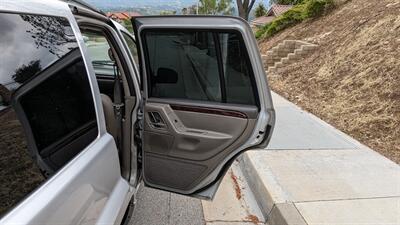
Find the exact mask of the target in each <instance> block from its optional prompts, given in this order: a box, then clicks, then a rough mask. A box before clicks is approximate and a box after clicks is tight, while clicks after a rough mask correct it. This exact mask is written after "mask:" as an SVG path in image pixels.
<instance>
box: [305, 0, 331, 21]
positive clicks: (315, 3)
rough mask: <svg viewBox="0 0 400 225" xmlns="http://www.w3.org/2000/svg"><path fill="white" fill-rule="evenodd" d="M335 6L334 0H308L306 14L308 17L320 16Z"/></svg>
mask: <svg viewBox="0 0 400 225" xmlns="http://www.w3.org/2000/svg"><path fill="white" fill-rule="evenodd" d="M332 6H333V0H308V1H306V2H305V8H304V9H305V10H304V14H305V16H306V17H307V18H315V17H319V16H321V15H322V14H324V12H325V11H326V10H328V9H330V8H331V7H332Z"/></svg>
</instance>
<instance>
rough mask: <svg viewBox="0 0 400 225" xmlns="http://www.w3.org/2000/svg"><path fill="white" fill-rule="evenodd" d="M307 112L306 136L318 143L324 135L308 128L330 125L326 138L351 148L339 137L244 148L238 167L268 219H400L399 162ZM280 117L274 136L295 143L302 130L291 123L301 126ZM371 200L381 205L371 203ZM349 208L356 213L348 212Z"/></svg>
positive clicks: (281, 224)
mask: <svg viewBox="0 0 400 225" xmlns="http://www.w3.org/2000/svg"><path fill="white" fill-rule="evenodd" d="M273 99H274V102H276V103H277V104H276V110H277V111H279V110H281V112H287V111H285V110H286V109H287V108H288V107H289V108H293V109H295V110H293V112H294V111H298V110H300V111H302V110H301V109H300V108H299V107H298V106H296V105H294V104H293V103H291V102H289V101H287V100H286V99H284V98H282V97H281V96H279V95H277V94H275V93H274V95H273ZM281 115H282V114H281ZM283 115H285V116H293V115H292V114H283ZM302 115H305V116H306V117H307V118H310V120H309V121H312V122H310V125H308V122H307V124H302V126H303V127H302V130H300V131H304V132H303V133H306V134H308V135H309V136H304V137H305V138H307V139H306V140H309V141H310V142H314V141H316V140H321V137H324V136H323V135H322V136H321V134H320V133H316V132H314V133H313V132H309V133H307V132H306V130H311V129H317V130H318V129H319V130H326V131H329V132H330V133H331V135H330V136H325V137H324V138H330V139H326V140H331V138H332V139H335V140H339V139H340V140H345V141H346V142H348V143H351V147H350V148H347V147H348V146H346V145H342V146H341V147H339V146H338V145H337V143H338V142H336V145H335V142H329V141H328V142H325V143H329V146H327V147H328V148H326V146H325V147H324V148H320V146H319V145H307V146H310V148H304V145H301V144H300V145H298V144H296V145H295V147H294V148H280V147H281V146H279V147H278V148H276V149H273V148H271V149H268V150H265V149H259V150H257V149H254V150H255V151H249V152H246V153H244V154H243V156H242V157H240V159H239V166H240V168H241V170H242V172H243V174H244V177H245V179H246V180H247V183H248V184H249V187H250V189H251V191H252V192H253V194H254V196H255V199H256V201H257V204H258V206H259V207H260V209H261V211H262V213H263V216H264V218H265V219H266V222H267V224H269V225H307V224H323V223H326V224H332V222H333V224H335V223H336V222H337V223H336V224H356V223H359V224H360V223H370V222H371V221H377V222H376V223H375V224H400V217H399V216H396V215H398V212H396V206H399V204H400V188H399V187H400V176H399V174H400V167H399V165H397V164H396V163H394V162H392V161H390V160H389V159H387V158H385V157H384V156H382V155H380V154H379V153H378V152H375V151H373V150H372V149H370V148H368V147H367V146H365V145H363V144H362V143H360V142H358V141H357V140H355V139H353V138H352V137H350V136H349V135H347V134H345V133H343V132H341V131H339V130H337V129H336V128H334V127H333V126H331V125H330V124H328V123H326V122H325V121H323V120H321V119H319V118H318V117H316V116H315V115H313V114H311V113H308V112H304V111H302ZM295 118H296V117H295ZM302 118H304V117H301V118H300V117H299V119H302ZM287 121H289V122H287ZM277 122H278V123H280V124H278V123H277V125H276V126H280V129H276V131H278V130H279V132H280V137H281V138H278V139H275V140H279V143H280V142H286V141H287V142H290V140H291V139H290V137H293V135H301V134H300V133H301V132H300V133H299V132H297V133H296V132H288V131H289V129H291V127H290V126H288V124H289V125H296V124H295V123H293V122H290V120H286V119H285V118H283V119H282V118H281V120H280V121H279V120H277ZM284 123H286V124H284ZM295 131H296V130H295ZM297 131H299V130H297ZM290 135H292V136H290ZM310 135H312V136H310ZM282 136H283V137H285V138H282ZM286 137H287V139H286ZM300 137H303V136H300ZM295 140H296V139H295ZM297 140H299V138H297ZM303 140H304V139H303ZM296 143H297V142H296ZM332 143H333V145H332V146H330V145H331V144H332ZM289 146H290V147H292V146H293V145H289ZM335 146H338V147H337V148H335ZM285 147H286V146H285ZM331 147H332V148H331ZM377 202H378V203H377ZM369 204H380V205H379V206H378V205H377V206H376V207H369ZM337 206H339V207H337ZM347 211H351V212H352V213H351V214H347V213H343V212H347ZM339 221H341V223H340V222H339Z"/></svg>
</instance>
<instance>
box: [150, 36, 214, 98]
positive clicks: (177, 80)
mask: <svg viewBox="0 0 400 225" xmlns="http://www.w3.org/2000/svg"><path fill="white" fill-rule="evenodd" d="M145 39H146V44H147V45H146V46H147V53H148V56H147V57H148V61H149V68H148V69H149V70H148V71H149V73H150V80H149V82H150V96H152V97H161V98H164V97H166V98H183V99H193V100H206V101H218V102H220V101H221V88H220V76H219V72H218V61H217V56H216V49H215V48H216V45H215V41H214V38H213V34H212V33H211V32H202V31H193V32H192V31H182V32H175V31H174V32H169V31H154V32H153V31H149V32H146V33H145Z"/></svg>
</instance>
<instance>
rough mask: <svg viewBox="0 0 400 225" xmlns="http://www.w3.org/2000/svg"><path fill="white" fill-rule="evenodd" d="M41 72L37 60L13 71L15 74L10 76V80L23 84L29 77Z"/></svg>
mask: <svg viewBox="0 0 400 225" xmlns="http://www.w3.org/2000/svg"><path fill="white" fill-rule="evenodd" d="M41 70H42V67H41V66H40V61H39V60H33V61H30V62H29V64H28V65H22V66H21V67H19V68H18V69H16V70H15V74H14V75H12V78H13V80H14V81H15V82H17V83H20V84H23V83H25V81H27V80H29V79H30V78H31V77H34V76H35V75H36V74H37V73H39V72H40V71H41Z"/></svg>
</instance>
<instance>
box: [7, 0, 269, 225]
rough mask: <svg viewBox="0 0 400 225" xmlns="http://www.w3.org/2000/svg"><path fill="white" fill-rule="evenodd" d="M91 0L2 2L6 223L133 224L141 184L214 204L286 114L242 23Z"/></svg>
mask: <svg viewBox="0 0 400 225" xmlns="http://www.w3.org/2000/svg"><path fill="white" fill-rule="evenodd" d="M132 27H133V30H134V32H133V33H131V32H129V31H128V30H127V29H125V28H124V27H123V26H121V25H120V24H118V23H116V22H114V21H112V20H110V19H109V18H107V17H106V16H105V15H104V14H103V13H102V12H100V11H98V10H96V9H94V8H92V7H91V6H89V5H87V4H85V3H83V2H80V1H43V0H19V1H15V0H2V1H1V4H0V31H1V35H0V96H1V97H0V153H1V154H0V218H1V219H0V224H74V225H75V224H120V223H121V222H123V219H124V218H128V217H129V215H130V212H131V209H132V206H133V202H134V197H135V193H136V190H137V188H138V185H139V184H140V183H144V185H146V186H148V187H152V188H157V189H161V190H165V191H170V192H174V193H179V194H182V195H187V196H192V197H196V198H202V199H212V198H213V195H214V194H215V192H216V191H217V189H218V186H219V183H220V181H221V179H222V177H223V176H224V174H225V172H226V170H227V169H228V168H229V166H230V165H231V163H232V162H233V160H234V159H236V158H237V157H238V156H239V155H240V154H242V153H243V152H244V151H246V150H249V149H254V148H259V149H262V148H264V147H265V146H266V145H267V143H268V142H269V139H270V137H271V135H272V130H273V127H274V120H275V119H274V118H275V116H274V109H273V106H272V101H271V94H270V90H269V88H268V84H267V81H266V76H265V72H264V69H263V64H262V61H261V57H260V53H259V50H258V47H257V43H256V41H255V39H254V37H253V33H252V30H251V29H250V27H249V25H248V24H247V23H246V22H245V21H243V20H241V19H239V18H234V17H209V16H168V17H158V16H151V17H138V18H134V19H132Z"/></svg>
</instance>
